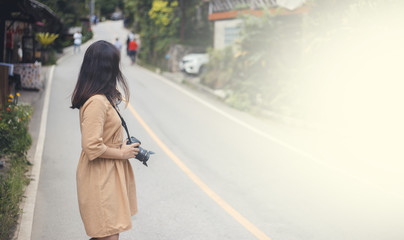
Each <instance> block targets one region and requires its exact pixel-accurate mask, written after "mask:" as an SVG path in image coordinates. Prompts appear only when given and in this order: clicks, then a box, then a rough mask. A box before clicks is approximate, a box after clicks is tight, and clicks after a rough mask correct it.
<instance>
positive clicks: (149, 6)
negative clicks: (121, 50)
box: [124, 0, 212, 65]
mask: <svg viewBox="0 0 404 240" xmlns="http://www.w3.org/2000/svg"><path fill="white" fill-rule="evenodd" d="M124 3H125V8H124V12H125V16H126V17H127V24H128V25H127V27H129V28H131V29H133V31H134V32H135V33H139V34H140V37H141V41H142V47H141V50H140V54H139V55H140V58H141V59H142V60H146V61H147V62H149V63H151V64H154V65H157V64H158V62H159V61H161V60H162V59H164V55H165V54H166V52H167V50H168V48H169V46H170V45H171V44H173V43H180V42H181V43H184V44H191V45H203V46H208V45H210V44H211V42H212V39H211V37H212V31H211V27H210V23H209V21H208V19H207V16H208V3H207V2H204V1H201V0H145V1H141V0H125V2H124Z"/></svg>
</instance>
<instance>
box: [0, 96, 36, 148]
mask: <svg viewBox="0 0 404 240" xmlns="http://www.w3.org/2000/svg"><path fill="white" fill-rule="evenodd" d="M9 100H11V101H9V104H7V105H5V106H4V107H2V108H1V109H0V156H4V155H9V154H16V153H20V152H25V151H27V150H28V148H29V147H30V146H31V142H32V139H31V136H30V135H29V132H28V123H29V119H30V118H31V115H32V108H31V106H29V105H21V104H17V103H16V101H15V100H14V96H12V95H10V98H9Z"/></svg>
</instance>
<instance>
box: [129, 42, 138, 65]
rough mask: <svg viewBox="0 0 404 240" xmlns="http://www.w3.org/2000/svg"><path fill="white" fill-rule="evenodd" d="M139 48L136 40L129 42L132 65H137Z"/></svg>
mask: <svg viewBox="0 0 404 240" xmlns="http://www.w3.org/2000/svg"><path fill="white" fill-rule="evenodd" d="M137 47H138V45H137V43H136V41H135V39H132V40H131V41H130V42H129V47H128V49H129V57H130V60H131V63H132V65H133V64H135V62H136V52H137Z"/></svg>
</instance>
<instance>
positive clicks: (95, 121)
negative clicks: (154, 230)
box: [76, 95, 137, 237]
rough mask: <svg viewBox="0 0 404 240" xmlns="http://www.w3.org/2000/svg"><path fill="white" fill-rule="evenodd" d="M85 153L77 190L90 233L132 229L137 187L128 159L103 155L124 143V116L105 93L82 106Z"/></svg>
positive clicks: (78, 170) (78, 167) (81, 162)
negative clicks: (108, 157)
mask: <svg viewBox="0 0 404 240" xmlns="http://www.w3.org/2000/svg"><path fill="white" fill-rule="evenodd" d="M80 128H81V145H82V152H81V156H80V161H79V164H78V166H77V173H76V180H77V193H78V200H79V208H80V214H81V218H82V220H83V223H84V227H85V229H86V232H87V235H88V236H90V237H105V236H110V235H113V234H116V233H120V232H123V231H126V230H128V229H130V228H132V220H131V216H132V215H134V214H135V213H136V212H137V201H136V186H135V178H134V175H133V170H132V167H131V165H130V163H129V161H128V160H119V159H106V158H100V156H101V155H102V154H103V153H104V152H105V151H106V150H107V148H120V146H121V144H123V130H122V125H121V119H120V118H119V116H118V114H117V113H116V112H115V109H114V108H113V107H112V105H111V104H110V103H109V101H108V100H107V98H106V97H105V96H104V95H94V96H92V97H91V98H90V99H88V100H87V101H86V102H85V104H84V105H83V106H82V107H81V108H80Z"/></svg>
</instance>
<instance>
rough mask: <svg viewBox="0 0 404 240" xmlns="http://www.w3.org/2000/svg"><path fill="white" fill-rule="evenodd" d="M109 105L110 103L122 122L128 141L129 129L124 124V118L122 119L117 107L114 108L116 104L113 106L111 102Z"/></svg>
mask: <svg viewBox="0 0 404 240" xmlns="http://www.w3.org/2000/svg"><path fill="white" fill-rule="evenodd" d="M111 105H112V107H113V108H114V109H115V111H116V113H118V116H119V118H120V119H121V122H122V126H123V128H124V129H125V131H126V134H127V135H128V139H129V141H130V135H129V130H128V127H127V126H126V122H125V120H124V119H123V117H122V116H121V114H120V113H119V111H118V109H116V106H115V105H114V104H112V103H111Z"/></svg>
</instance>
